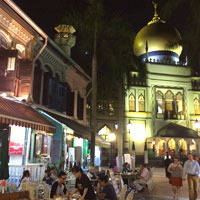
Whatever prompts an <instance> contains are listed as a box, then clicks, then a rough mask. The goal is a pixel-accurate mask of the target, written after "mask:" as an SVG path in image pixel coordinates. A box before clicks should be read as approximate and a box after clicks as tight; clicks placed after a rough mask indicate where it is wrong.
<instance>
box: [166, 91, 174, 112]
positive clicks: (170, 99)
mask: <svg viewBox="0 0 200 200" xmlns="http://www.w3.org/2000/svg"><path fill="white" fill-rule="evenodd" d="M165 101H166V111H173V104H174V94H173V93H172V91H170V90H168V91H167V92H166V93H165Z"/></svg>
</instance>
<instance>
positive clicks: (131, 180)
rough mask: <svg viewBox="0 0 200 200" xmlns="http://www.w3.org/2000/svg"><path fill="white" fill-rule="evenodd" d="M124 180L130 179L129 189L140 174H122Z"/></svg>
mask: <svg viewBox="0 0 200 200" xmlns="http://www.w3.org/2000/svg"><path fill="white" fill-rule="evenodd" d="M120 175H121V176H122V178H123V179H128V187H131V186H132V185H133V181H134V180H136V179H137V175H138V172H128V173H121V174H120Z"/></svg>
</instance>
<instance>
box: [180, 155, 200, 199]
mask: <svg viewBox="0 0 200 200" xmlns="http://www.w3.org/2000/svg"><path fill="white" fill-rule="evenodd" d="M186 175H187V181H188V187H189V200H196V199H197V196H198V182H199V177H200V167H199V163H198V162H197V161H196V160H193V156H192V154H191V153H189V154H188V160H187V161H186V162H185V164H184V167H183V181H184V180H186Z"/></svg>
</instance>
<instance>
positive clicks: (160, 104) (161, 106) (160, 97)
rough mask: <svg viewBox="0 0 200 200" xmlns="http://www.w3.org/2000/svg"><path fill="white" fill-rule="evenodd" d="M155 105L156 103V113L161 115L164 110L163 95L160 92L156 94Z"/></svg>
mask: <svg viewBox="0 0 200 200" xmlns="http://www.w3.org/2000/svg"><path fill="white" fill-rule="evenodd" d="M156 103H157V113H159V114H162V113H163V112H164V110H165V108H164V100H163V93H162V92H161V91H158V92H156Z"/></svg>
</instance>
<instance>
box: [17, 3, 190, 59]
mask: <svg viewBox="0 0 200 200" xmlns="http://www.w3.org/2000/svg"><path fill="white" fill-rule="evenodd" d="M82 1H84V0H40V1H39V0H34V1H32V0H14V2H15V3H16V4H17V5H18V6H19V7H20V8H21V9H22V10H23V11H24V12H25V13H26V14H27V15H28V16H29V17H30V18H32V20H33V21H34V22H35V23H36V24H37V25H38V26H39V27H40V28H41V29H42V30H44V31H45V32H46V33H47V34H48V35H49V36H50V37H51V38H52V39H53V38H54V35H55V34H56V31H55V30H54V27H55V26H57V25H59V24H60V23H61V21H62V18H63V16H64V14H65V13H66V12H68V11H70V10H72V9H74V8H75V9H80V10H82V9H84V5H85V4H84V3H83V2H82ZM105 2H106V6H107V9H110V10H111V11H112V12H113V11H114V12H117V13H118V14H120V15H122V16H126V18H127V20H129V21H130V23H131V24H132V26H133V27H134V30H135V31H136V32H138V31H139V30H140V29H141V28H142V27H144V26H145V25H146V24H147V23H148V22H149V21H150V20H151V19H152V17H153V13H154V10H153V5H152V1H151V0H106V1H105ZM165 2H166V1H165V0H158V3H159V7H158V13H159V15H162V7H163V6H164V3H165ZM184 9H185V8H179V9H177V12H176V13H175V14H174V15H173V16H172V17H171V18H170V19H168V21H167V22H168V23H169V24H171V25H174V26H175V27H176V28H177V29H178V30H179V32H180V33H182V32H183V31H184V25H185V24H184V23H185V20H184V16H186V15H187V14H189V13H188V12H185V11H184ZM77 46H78V38H77V42H76V45H75V47H74V48H73V49H72V57H73V58H74V59H75V60H76V61H77V59H76V57H77V55H78V50H77ZM82 56H83V55H82ZM85 56H86V55H85ZM79 57H80V56H79Z"/></svg>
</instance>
